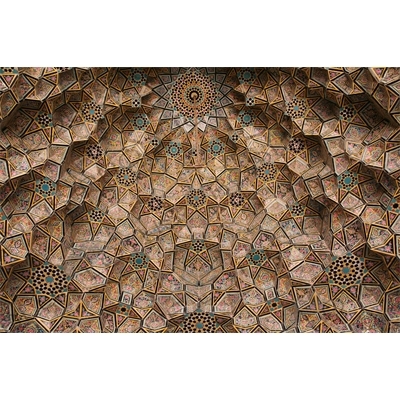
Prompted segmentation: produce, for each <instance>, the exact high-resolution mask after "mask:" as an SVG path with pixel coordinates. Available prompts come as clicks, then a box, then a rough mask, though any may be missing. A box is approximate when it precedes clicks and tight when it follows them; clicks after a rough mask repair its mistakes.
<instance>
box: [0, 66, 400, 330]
mask: <svg viewBox="0 0 400 400" xmlns="http://www.w3.org/2000/svg"><path fill="white" fill-rule="evenodd" d="M399 93H400V69H399V68H137V67H135V68H64V67H63V68H61V67H55V68H53V67H52V68H17V67H0V118H1V124H0V128H1V129H0V184H1V190H0V240H1V241H0V252H1V267H0V330H1V331H6V332H282V331H287V332H389V331H390V332H397V331H399V330H400V262H399V257H400V191H399V177H400V133H399V132H400V126H399V123H400V101H399Z"/></svg>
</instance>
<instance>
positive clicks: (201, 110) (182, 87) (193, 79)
mask: <svg viewBox="0 0 400 400" xmlns="http://www.w3.org/2000/svg"><path fill="white" fill-rule="evenodd" d="M216 97H217V91H216V88H215V85H214V84H213V82H212V80H211V78H210V77H208V76H206V75H203V74H201V73H200V72H198V71H191V72H188V73H186V74H184V75H181V76H180V77H178V79H177V80H176V82H175V83H174V85H173V87H172V89H171V101H172V103H173V104H174V106H175V108H176V109H177V110H178V111H179V112H180V113H181V114H182V115H184V116H185V117H188V118H195V116H197V117H199V118H201V117H204V115H206V114H208V113H209V112H210V111H211V109H212V107H213V106H214V104H215V100H216Z"/></svg>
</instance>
